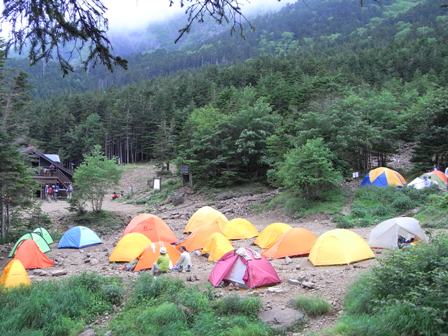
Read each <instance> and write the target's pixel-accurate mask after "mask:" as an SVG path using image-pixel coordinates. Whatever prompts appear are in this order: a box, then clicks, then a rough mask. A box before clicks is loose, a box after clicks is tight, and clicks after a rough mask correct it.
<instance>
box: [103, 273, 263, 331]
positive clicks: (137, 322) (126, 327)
mask: <svg viewBox="0 0 448 336" xmlns="http://www.w3.org/2000/svg"><path fill="white" fill-rule="evenodd" d="M260 308H261V303H260V301H259V300H258V299H256V298H252V297H249V298H240V297H237V296H232V297H228V298H224V299H221V300H216V299H215V298H214V296H213V295H211V294H210V291H209V290H208V288H207V289H206V290H201V289H199V288H197V287H187V286H186V285H185V284H184V283H183V282H181V281H178V280H173V279H171V278H169V277H159V278H157V279H156V280H155V279H154V278H153V277H151V276H149V275H148V274H142V275H140V276H139V278H138V279H137V281H136V283H135V287H134V290H133V292H132V294H131V299H130V300H129V302H128V304H127V305H126V306H125V307H124V308H123V309H122V311H121V312H120V313H118V314H117V315H116V316H115V318H114V319H113V320H112V321H111V323H110V325H109V327H108V329H110V330H111V331H112V332H113V334H114V335H118V336H120V335H156V336H157V335H160V336H162V335H163V336H167V335H168V336H169V335H173V336H177V335H181V336H195V335H201V336H238V335H249V336H270V335H271V331H270V329H269V328H268V327H267V326H266V325H264V324H263V323H261V322H260V321H259V320H258V319H257V314H258V312H259V310H260Z"/></svg>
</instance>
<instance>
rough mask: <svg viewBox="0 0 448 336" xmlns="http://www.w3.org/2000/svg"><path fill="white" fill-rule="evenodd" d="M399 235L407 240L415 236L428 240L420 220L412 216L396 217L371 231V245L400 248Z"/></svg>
mask: <svg viewBox="0 0 448 336" xmlns="http://www.w3.org/2000/svg"><path fill="white" fill-rule="evenodd" d="M398 236H402V237H403V238H405V239H406V240H409V239H411V238H415V239H416V240H422V241H424V242H428V237H427V236H426V234H425V232H424V231H423V230H422V228H421V226H420V223H419V221H418V220H416V219H415V218H412V217H396V218H392V219H388V220H386V221H384V222H381V223H380V224H378V225H377V226H375V228H374V229H373V230H372V232H370V236H369V245H370V246H371V247H379V248H390V249H396V248H398Z"/></svg>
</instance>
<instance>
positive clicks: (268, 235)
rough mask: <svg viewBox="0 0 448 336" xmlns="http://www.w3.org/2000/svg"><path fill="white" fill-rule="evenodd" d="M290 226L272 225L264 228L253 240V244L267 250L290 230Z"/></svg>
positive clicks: (282, 224)
mask: <svg viewBox="0 0 448 336" xmlns="http://www.w3.org/2000/svg"><path fill="white" fill-rule="evenodd" d="M291 229H292V228H291V226H289V225H288V224H284V223H272V224H269V225H268V226H266V227H265V228H264V230H263V231H261V233H260V234H259V235H258V237H257V239H255V242H254V244H255V245H258V246H260V247H261V248H263V249H268V248H270V247H272V245H274V244H275V243H276V242H277V240H278V238H279V237H280V236H281V235H282V234H284V233H285V232H286V231H288V230H291Z"/></svg>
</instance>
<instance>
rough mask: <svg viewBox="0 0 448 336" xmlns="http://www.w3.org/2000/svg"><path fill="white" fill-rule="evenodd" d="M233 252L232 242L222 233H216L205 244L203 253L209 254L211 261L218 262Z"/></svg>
mask: <svg viewBox="0 0 448 336" xmlns="http://www.w3.org/2000/svg"><path fill="white" fill-rule="evenodd" d="M233 250H234V248H233V246H232V244H231V243H230V241H229V240H228V239H227V238H226V237H225V236H224V235H223V234H222V233H219V232H215V233H214V234H212V235H211V236H210V237H209V238H208V239H207V241H206V242H205V245H204V247H203V249H202V253H203V254H205V253H208V260H209V261H218V260H219V259H221V257H222V256H223V255H224V254H226V253H227V252H230V251H233Z"/></svg>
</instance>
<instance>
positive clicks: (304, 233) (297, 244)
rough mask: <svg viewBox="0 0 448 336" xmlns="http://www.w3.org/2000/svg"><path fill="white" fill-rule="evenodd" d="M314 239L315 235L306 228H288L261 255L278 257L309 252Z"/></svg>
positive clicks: (315, 238)
mask: <svg viewBox="0 0 448 336" xmlns="http://www.w3.org/2000/svg"><path fill="white" fill-rule="evenodd" d="M316 240H317V236H316V235H315V234H314V233H312V232H311V231H309V230H307V229H302V228H294V229H290V230H288V231H286V232H285V233H284V234H282V235H281V236H280V238H279V239H278V240H277V242H276V243H275V244H274V245H273V246H272V247H271V248H270V249H269V250H266V251H264V252H263V256H265V257H266V258H272V259H278V258H284V257H292V256H300V255H305V254H309V253H310V251H311V248H312V247H313V245H314V243H315V242H316Z"/></svg>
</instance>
